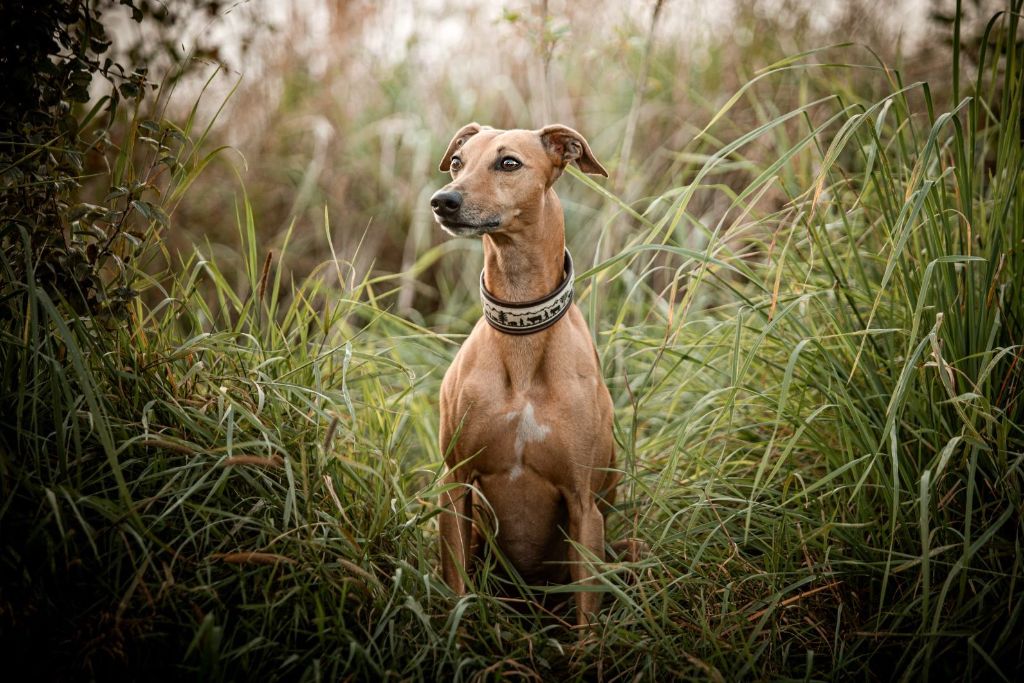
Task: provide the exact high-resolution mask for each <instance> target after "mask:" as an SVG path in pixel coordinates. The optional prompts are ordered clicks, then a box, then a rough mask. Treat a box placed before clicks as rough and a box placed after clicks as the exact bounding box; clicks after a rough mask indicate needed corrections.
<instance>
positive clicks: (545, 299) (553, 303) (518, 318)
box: [480, 249, 576, 334]
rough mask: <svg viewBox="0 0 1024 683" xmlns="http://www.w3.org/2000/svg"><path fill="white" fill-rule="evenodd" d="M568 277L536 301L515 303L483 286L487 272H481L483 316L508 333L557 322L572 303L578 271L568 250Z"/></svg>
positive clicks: (545, 327)
mask: <svg viewBox="0 0 1024 683" xmlns="http://www.w3.org/2000/svg"><path fill="white" fill-rule="evenodd" d="M563 267H564V269H565V277H564V278H562V284H560V285H558V287H556V288H555V291H553V292H551V293H550V294H548V295H547V296H542V297H541V298H539V299H534V300H533V301H526V302H523V303H515V302H511V301H503V300H501V299H499V298H497V297H496V296H494V295H493V294H491V293H490V292H488V291H487V288H486V287H484V273H483V271H480V301H481V303H482V304H483V308H484V318H486V319H487V322H488V323H489V324H490V326H491V327H493V328H494V329H496V330H498V331H499V332H504V333H505V334H533V333H534V332H540V331H541V330H546V329H547V328H549V327H551V326H552V325H554V324H555V323H556V322H558V320H559V319H560V318H561V317H562V316H563V315H565V312H566V311H568V310H569V307H570V306H572V300H573V295H574V293H575V292H574V291H573V281H574V280H575V275H576V274H575V273H574V272H573V267H572V256H571V255H570V254H569V250H568V249H566V250H565V265H564V266H563Z"/></svg>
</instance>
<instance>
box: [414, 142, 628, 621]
mask: <svg viewBox="0 0 1024 683" xmlns="http://www.w3.org/2000/svg"><path fill="white" fill-rule="evenodd" d="M570 163H575V164H576V165H577V166H579V168H580V169H581V170H582V171H584V172H585V173H589V174H595V175H601V176H605V177H607V175H608V173H607V171H605V169H604V167H603V166H602V165H601V163H600V162H599V161H598V160H597V158H596V157H595V156H594V153H593V152H592V151H591V149H590V145H589V144H588V143H587V141H586V139H585V138H584V137H583V136H582V135H580V134H579V133H578V132H576V131H575V130H573V129H572V128H569V127H568V126H563V125H552V126H547V127H545V128H541V129H540V130H497V129H494V128H490V127H487V126H481V125H479V124H477V123H470V124H468V125H466V126H463V127H462V128H461V129H460V130H459V131H458V132H457V133H456V134H455V136H454V137H453V138H452V140H451V143H450V144H449V145H448V149H447V151H446V152H445V153H444V157H443V158H442V159H441V164H440V170H441V171H442V172H449V173H450V174H451V182H449V183H448V184H447V185H445V186H444V187H443V188H442V189H440V190H439V191H437V192H436V193H435V194H434V195H433V196H432V197H431V199H430V206H431V208H432V210H433V214H434V218H435V220H436V221H437V223H438V224H440V226H441V228H442V229H444V230H445V231H446V232H447V233H449V234H451V235H454V236H457V237H476V236H480V237H481V238H482V240H483V250H484V268H483V272H482V273H481V277H480V294H481V299H482V302H483V308H484V316H483V317H482V318H481V319H480V320H479V321H477V323H476V326H475V327H474V328H473V331H472V333H470V335H469V337H468V338H467V339H466V341H465V343H464V344H463V345H462V347H461V349H460V350H459V352H458V354H457V355H456V357H455V360H454V361H453V362H452V365H451V366H450V367H449V368H448V371H447V372H446V374H445V376H444V380H443V382H442V384H441V394H440V429H439V439H440V448H441V452H442V453H443V454H444V457H445V463H446V465H447V474H446V477H445V484H446V487H445V492H444V493H443V494H442V495H441V500H440V503H441V508H442V510H441V515H440V544H441V548H440V554H441V571H442V576H443V579H444V581H445V582H446V583H447V584H448V586H449V587H450V588H451V589H452V590H453V591H454V592H455V593H456V594H460V595H461V594H463V593H465V590H466V584H465V582H466V578H467V567H468V566H469V563H470V561H471V559H472V556H473V554H474V553H473V551H472V550H471V547H472V545H473V543H472V540H473V533H474V529H473V524H474V514H476V515H477V517H476V518H475V520H476V523H477V524H478V525H479V524H480V522H481V519H480V517H479V515H480V513H479V510H478V508H484V509H488V510H490V514H491V516H492V517H493V523H494V524H495V532H496V533H495V541H496V543H497V545H498V547H499V548H500V550H501V552H502V553H503V554H504V556H505V557H506V558H507V559H508V560H509V562H510V563H511V565H512V566H513V567H514V568H515V570H516V571H517V572H518V573H519V575H520V576H521V577H522V578H523V579H524V580H525V581H527V582H528V583H531V584H540V583H566V582H567V580H571V581H572V582H574V583H576V584H578V585H581V586H583V587H587V586H592V585H595V584H596V583H597V580H596V579H595V577H594V567H593V565H592V564H591V561H590V559H589V558H585V556H584V555H583V553H581V552H580V551H579V549H580V548H582V549H584V550H585V552H586V553H589V554H590V555H592V556H593V557H594V558H596V560H597V561H598V562H603V560H604V542H605V529H604V521H605V520H604V516H605V514H606V512H607V511H608V509H609V507H610V506H611V505H613V504H614V495H615V486H616V484H617V483H618V479H619V475H618V473H617V472H615V471H614V469H613V468H614V467H615V443H614V438H613V435H612V400H611V395H610V394H609V392H608V388H607V386H606V385H605V383H604V380H603V378H602V375H601V366H600V363H599V361H598V357H597V350H596V349H595V347H594V343H593V341H592V339H591V335H590V332H589V330H588V328H587V324H586V322H585V321H584V319H583V315H582V314H581V313H580V311H579V309H578V308H577V307H576V305H575V303H573V266H572V258H571V256H570V255H569V252H568V250H566V248H565V224H564V216H563V214H562V206H561V203H560V202H559V199H558V196H557V195H556V194H555V192H554V190H553V189H552V186H553V184H554V182H555V181H556V180H557V179H558V177H559V176H560V175H561V174H562V172H563V171H564V170H565V167H566V166H567V165H568V164H570ZM477 493H478V494H482V496H483V498H484V499H486V503H484V502H483V501H476V503H477V504H478V505H477V504H474V497H475V496H476V495H477ZM474 511H476V512H474ZM600 602H601V594H600V593H599V592H596V591H592V590H589V591H588V590H582V591H579V592H577V593H576V614H577V617H576V618H577V624H578V625H579V626H581V627H582V626H586V625H587V624H590V623H592V621H593V619H594V618H595V616H596V614H597V611H598V608H599V607H600Z"/></svg>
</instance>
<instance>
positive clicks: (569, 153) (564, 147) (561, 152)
mask: <svg viewBox="0 0 1024 683" xmlns="http://www.w3.org/2000/svg"><path fill="white" fill-rule="evenodd" d="M539 135H540V141H541V142H542V143H543V144H544V149H546V150H547V152H548V156H550V157H551V160H552V161H553V162H554V164H555V166H558V167H559V168H565V166H566V165H567V164H569V162H572V161H575V162H576V165H577V166H579V167H580V170H582V171H583V172H584V173H590V174H591V175H603V176H604V177H605V178H607V177H608V171H606V170H604V166H602V165H601V162H600V161H598V160H597V157H595V156H594V153H593V152H591V151H590V145H588V144H587V139H586V138H585V137H583V136H582V135H580V134H579V133H577V132H576V131H574V130H573V129H572V128H570V127H569V126H563V125H561V124H555V125H553V126H545V127H544V128H541V129H540V131H539Z"/></svg>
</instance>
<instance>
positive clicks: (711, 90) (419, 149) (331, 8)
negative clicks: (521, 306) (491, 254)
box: [108, 0, 989, 326]
mask: <svg viewBox="0 0 1024 683" xmlns="http://www.w3.org/2000/svg"><path fill="white" fill-rule="evenodd" d="M172 5H173V3H172ZM968 5H969V6H968V7H966V8H965V10H966V11H967V18H968V21H971V20H974V19H972V18H977V17H987V16H989V13H987V11H986V10H985V9H984V8H982V7H979V6H978V5H976V4H973V3H968ZM951 16H952V11H951V7H947V6H946V3H942V2H938V3H936V2H929V1H928V0H850V1H848V2H844V1H840V0H835V1H831V2H821V1H806V0H748V1H742V0H723V1H721V2H715V3H706V2H698V1H697V0H634V1H631V2H611V1H607V0H602V1H599V2H588V3H574V2H566V1H560V0H537V1H534V2H508V3H494V2H479V1H473V0H429V1H426V2H411V1H408V0H390V1H386V2H361V1H352V2H339V1H336V0H335V1H332V0H292V1H289V2H284V1H281V0H274V1H271V0H249V1H247V2H240V3H237V4H221V3H211V5H210V11H209V12H194V11H193V12H190V13H182V18H183V21H179V22H178V23H176V24H174V25H173V26H170V27H168V28H166V29H164V31H165V34H164V35H162V36H159V39H160V41H162V44H164V45H165V46H166V47H167V50H168V54H169V55H175V58H173V59H168V61H167V64H168V66H167V68H166V69H165V71H166V72H167V73H168V74H170V75H171V76H173V75H175V74H176V73H177V71H176V70H175V69H173V68H172V67H171V66H170V65H171V64H172V63H173V62H174V61H176V60H177V58H180V57H181V56H182V55H190V58H189V59H187V60H186V67H185V73H184V74H183V75H181V77H180V78H171V77H170V76H164V75H163V74H161V73H160V70H159V69H158V68H154V69H152V70H151V78H153V79H157V80H159V79H160V78H163V79H164V81H165V82H164V83H163V88H162V93H163V95H162V97H161V100H160V102H159V104H158V105H157V106H158V107H161V108H162V107H167V109H168V113H170V114H171V115H172V117H173V116H178V117H182V116H185V115H187V113H188V111H189V109H190V108H191V107H192V106H193V105H194V104H195V103H196V100H197V98H198V99H199V110H198V111H199V118H200V119H202V120H211V119H213V118H214V117H215V116H216V122H215V124H214V126H213V128H212V130H211V133H210V144H211V148H212V147H214V146H217V145H221V144H223V145H230V146H231V147H232V148H233V151H234V153H232V154H226V155H222V156H221V158H220V159H219V160H218V161H217V162H216V163H215V164H214V165H213V166H212V167H211V168H210V169H208V170H207V171H206V175H205V176H204V179H205V182H203V183H201V184H199V185H197V186H196V187H194V188H192V190H191V191H190V197H189V201H187V202H185V203H183V205H182V206H180V207H179V208H178V209H177V210H176V211H177V215H176V216H175V221H174V225H175V228H174V229H173V230H171V231H169V232H168V234H167V235H166V238H167V243H168V245H169V246H170V247H171V248H172V249H174V248H179V249H186V250H189V249H190V248H191V245H193V244H197V243H203V242H205V241H209V242H210V245H211V248H212V249H213V250H214V252H215V253H216V254H217V256H218V258H219V259H222V260H221V264H222V267H224V268H225V270H226V271H229V270H230V268H229V267H228V266H229V263H230V260H231V259H232V258H237V259H241V255H240V254H238V253H237V252H238V250H237V235H236V232H237V231H236V228H235V220H234V214H233V209H232V207H233V206H234V205H235V200H236V195H237V193H239V192H240V191H241V185H240V183H239V182H238V179H239V178H240V179H241V181H242V182H243V183H244V186H245V190H246V192H247V193H248V199H249V201H250V202H251V203H252V206H253V209H254V214H255V215H254V218H255V223H256V226H257V230H258V232H259V235H260V238H261V241H262V242H263V244H264V245H266V246H267V247H268V248H271V249H277V248H279V247H280V246H281V243H282V242H283V240H284V235H285V233H286V232H287V230H288V228H289V226H292V225H294V231H293V237H292V241H291V244H290V245H289V248H288V253H287V255H286V257H285V259H284V263H283V264H282V265H283V266H284V267H285V268H287V269H289V270H290V272H292V273H293V274H295V275H297V276H304V275H306V274H308V273H309V272H311V271H312V270H313V269H314V268H315V266H316V265H317V264H320V263H322V262H324V261H325V260H327V259H330V258H332V253H331V248H330V246H329V243H328V240H326V239H324V233H325V230H326V231H329V236H330V238H331V239H330V243H331V244H333V248H334V255H335V256H337V257H338V258H339V259H341V260H344V261H346V262H350V263H352V264H353V265H354V266H355V270H356V273H357V278H358V277H361V276H362V275H363V274H365V273H366V272H367V271H370V270H372V271H379V272H386V273H394V272H404V271H407V270H409V269H410V268H411V267H412V266H413V265H414V264H416V263H417V260H418V259H420V258H421V257H423V255H424V254H425V253H427V252H428V250H429V249H430V248H431V247H433V246H437V245H442V249H441V250H440V252H438V253H437V254H436V256H435V257H432V258H430V259H428V262H421V263H420V264H419V266H420V267H419V268H418V269H417V271H416V277H410V278H407V279H406V281H404V282H403V283H402V284H401V288H400V292H399V293H398V297H397V300H396V304H397V310H396V312H398V313H399V314H401V315H403V316H408V317H410V318H411V319H414V320H417V321H418V322H422V321H423V320H425V319H426V317H427V316H429V315H430V313H432V312H436V311H437V309H438V307H439V302H440V300H441V299H442V298H444V297H447V296H449V295H455V296H459V295H461V293H462V292H468V293H470V294H471V293H472V292H473V286H472V284H473V279H474V277H475V273H476V270H477V268H478V266H479V260H478V259H479V257H478V256H477V254H478V252H479V248H480V247H479V243H478V242H475V241H469V240H456V241H453V242H448V241H447V239H448V238H446V237H445V236H443V235H442V233H441V232H440V231H439V230H437V229H436V228H435V227H434V225H433V223H432V220H431V216H430V212H429V207H428V203H427V199H428V197H429V196H430V194H431V193H432V192H433V191H434V190H435V189H436V188H438V187H439V186H440V185H442V184H443V183H444V182H445V177H444V176H443V174H441V173H440V172H438V170H437V163H438V160H439V158H440V154H441V152H442V151H443V150H444V147H445V145H446V144H447V142H448V140H449V138H450V136H451V134H452V133H453V132H454V131H455V130H456V129H457V128H458V127H459V126H461V125H462V124H464V123H466V122H468V121H471V120H476V121H479V122H480V123H484V124H488V125H491V126H494V127H499V128H509V127H525V128H532V127H540V126H542V125H545V124H547V123H552V122H561V123H565V124H568V125H570V126H573V127H575V128H577V129H578V130H579V131H581V132H582V133H583V134H584V135H586V136H587V137H588V139H589V140H590V143H591V145H592V147H593V149H594V150H595V152H596V153H597V155H598V156H599V158H600V159H601V161H602V162H603V163H604V165H605V166H606V167H607V168H608V169H609V170H610V171H611V177H610V178H609V179H608V180H607V181H602V183H603V185H604V186H605V187H607V188H608V189H609V190H610V191H612V192H613V193H615V194H617V195H618V196H619V197H621V198H623V199H625V200H626V201H627V202H631V203H633V204H634V206H635V207H636V208H637V210H639V211H644V210H645V209H646V208H648V207H647V205H646V203H645V198H647V197H655V196H658V195H659V194H661V193H662V192H664V191H665V190H666V189H668V188H671V187H677V186H679V185H682V184H685V183H686V182H687V181H688V178H691V177H692V174H693V173H695V172H696V170H697V169H698V168H699V167H700V165H701V161H702V159H703V158H704V157H702V155H703V154H704V153H705V152H707V151H709V150H716V149H718V148H720V147H721V145H722V143H723V142H727V141H730V140H733V139H735V138H737V137H738V136H739V135H741V134H743V133H745V132H748V131H749V130H750V129H751V128H752V127H754V126H755V121H757V120H759V117H765V116H768V117H770V116H772V115H775V114H778V113H782V112H787V111H790V110H791V109H794V108H795V107H796V106H799V105H800V104H806V103H808V102H813V101H814V100H816V99H818V98H823V97H829V96H834V95H839V96H840V97H842V96H843V93H844V92H856V93H857V94H858V96H859V97H863V98H871V97H872V96H873V95H874V94H875V93H876V92H888V91H890V90H891V88H892V84H893V82H894V76H893V73H891V72H887V71H886V70H885V69H894V70H899V73H900V77H901V78H902V79H903V80H904V81H905V82H907V83H909V82H912V81H915V80H918V79H926V78H928V79H930V80H931V82H932V87H933V92H934V90H935V89H936V88H937V89H941V88H942V83H944V82H946V81H948V68H947V64H948V60H949V49H948V44H949V40H948V37H944V35H945V34H948V32H949V29H948V22H949V20H950V18H951ZM108 19H109V20H110V21H111V22H113V24H114V25H115V28H116V29H117V30H120V31H129V32H130V31H134V32H136V33H137V35H135V36H134V39H135V43H136V44H154V43H155V42H158V41H157V40H156V38H157V37H154V36H152V35H148V34H144V33H139V32H140V31H143V30H146V31H150V32H152V31H153V28H152V26H143V27H142V28H140V25H139V24H137V23H135V22H131V21H129V20H127V19H125V18H124V17H121V18H119V17H117V16H111V17H108ZM120 19H125V20H124V21H120V23H119V20H120ZM965 33H969V31H968V30H965ZM124 42H127V41H123V40H122V41H116V44H117V43H124ZM830 45H831V46H835V47H833V48H830V49H824V50H820V51H819V52H817V53H815V54H814V55H813V56H812V57H811V58H810V59H809V60H808V61H809V62H811V63H821V64H827V63H830V62H834V63H835V64H837V65H840V64H841V65H843V66H836V67H835V68H828V67H823V68H821V69H818V70H810V69H806V68H801V69H795V70H794V71H793V72H792V74H791V75H783V77H781V78H780V77H778V75H776V76H774V77H773V78H771V79H766V80H765V82H763V83H760V82H755V84H754V85H753V86H751V87H750V89H749V90H748V91H747V92H746V93H745V95H744V96H743V97H741V98H740V99H739V100H738V101H737V102H736V103H735V104H734V105H733V106H732V108H731V109H730V111H729V114H728V116H726V117H722V118H721V119H719V120H716V121H715V122H714V125H713V126H711V127H710V128H709V129H708V130H707V131H704V128H705V127H706V126H707V125H708V124H709V122H711V119H712V117H713V116H714V114H715V113H716V112H717V111H718V110H719V109H720V108H721V107H722V106H723V105H724V104H725V103H727V102H728V100H729V98H730V97H732V96H733V95H734V94H735V93H736V92H737V91H738V90H739V89H740V87H741V86H742V85H743V84H744V83H746V82H747V81H749V80H751V79H755V78H756V76H757V75H758V73H759V72H760V70H762V69H764V68H765V67H768V66H770V65H772V64H774V63H776V62H778V61H780V60H782V59H784V58H786V57H789V56H793V55H797V54H799V53H801V52H803V51H805V50H809V49H812V48H813V49H819V48H821V47H822V46H830ZM936 46H937V47H936ZM968 52H969V51H968ZM966 56H967V57H968V58H969V54H968V55H966ZM851 65H863V66H864V68H855V67H854V66H851ZM201 92H203V94H202V97H201V98H200V93H201ZM936 95H937V96H941V93H936ZM808 116H811V117H813V116H814V112H813V110H811V112H810V113H809V114H808ZM800 125H801V124H800V122H798V121H794V122H793V128H792V130H794V131H796V130H797V129H799V128H800ZM702 131H703V133H702ZM779 142H780V143H781V142H782V141H779ZM776 154H777V150H776V149H775V145H774V144H772V138H771V137H770V136H766V137H765V138H763V139H759V140H757V141H755V142H754V143H752V144H751V145H748V146H747V148H745V150H744V158H743V159H742V160H739V159H737V163H735V164H732V165H725V166H723V167H719V170H718V171H716V174H715V177H714V178H713V179H712V182H714V183H717V184H719V185H720V186H724V187H727V188H729V187H731V188H742V187H745V186H746V185H747V184H748V183H749V180H750V179H751V177H752V176H751V175H750V174H751V173H753V172H757V171H756V169H758V168H764V165H765V164H764V162H765V161H768V162H769V163H770V160H772V158H773V156H774V155H776ZM559 192H560V194H561V196H562V197H563V199H564V200H565V202H564V203H565V204H566V206H567V214H568V215H567V228H568V236H569V242H570V246H571V247H572V248H574V249H575V250H576V251H578V252H580V253H579V256H578V260H581V261H582V262H583V263H584V264H587V263H592V262H593V261H594V259H596V258H599V257H601V256H605V257H606V256H607V255H608V254H610V253H614V251H615V250H616V249H617V248H619V247H621V246H622V244H624V243H625V241H626V240H628V238H629V235H630V234H631V231H633V230H635V229H636V225H635V223H634V222H633V221H632V219H630V217H629V216H628V215H623V214H622V213H621V212H617V211H615V209H614V208H613V207H609V202H604V201H602V198H601V197H600V196H599V195H598V194H596V193H595V192H594V191H592V190H589V189H587V188H584V187H582V186H581V185H580V183H578V182H576V181H574V180H570V179H563V180H562V181H561V183H560V188H559ZM773 192H775V191H774V190H773ZM786 199H787V198H786V197H785V196H782V195H779V196H764V197H761V198H760V200H759V206H761V207H763V208H764V209H765V210H766V211H771V210H774V209H777V208H778V207H779V206H781V205H782V204H783V203H784V202H785V200H786ZM729 203H730V202H729V198H728V195H727V194H726V193H722V192H707V193H702V194H698V195H697V196H695V198H694V203H692V204H691V209H692V210H691V214H692V216H693V217H694V219H695V220H697V221H700V222H702V223H703V224H704V225H705V226H707V225H714V224H715V223H716V222H717V221H719V220H720V219H721V218H722V215H721V214H722V212H724V211H725V210H726V208H727V207H728V205H729ZM602 207H604V208H603V209H602ZM689 220H690V219H689V217H688V219H687V220H686V221H683V223H682V224H681V226H680V230H683V231H686V234H681V235H675V236H673V237H674V238H675V239H678V240H679V241H680V242H681V243H684V244H685V243H687V240H697V241H699V240H700V239H701V237H700V235H699V231H693V230H692V228H693V226H692V225H688V224H687V223H688V222H689ZM325 221H329V226H328V225H327V223H325ZM601 233H605V237H604V239H603V243H602V244H600V245H595V244H594V242H595V240H596V239H597V235H599V234H601ZM691 233H692V234H691ZM693 246H698V245H697V244H694V245H693ZM452 251H456V252H463V253H465V255H466V256H467V258H458V259H444V258H439V257H440V256H442V255H443V254H444V253H449V252H452ZM240 270H241V269H240V268H239V271H240ZM237 284H238V285H239V286H240V287H244V282H242V281H241V279H240V280H239V282H238V283H237ZM464 324H465V325H467V326H468V325H469V324H470V321H469V320H467V321H464Z"/></svg>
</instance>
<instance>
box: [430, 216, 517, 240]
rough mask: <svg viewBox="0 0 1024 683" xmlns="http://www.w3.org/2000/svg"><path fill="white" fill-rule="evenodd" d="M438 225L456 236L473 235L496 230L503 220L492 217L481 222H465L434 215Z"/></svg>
mask: <svg viewBox="0 0 1024 683" xmlns="http://www.w3.org/2000/svg"><path fill="white" fill-rule="evenodd" d="M434 218H435V220H437V223H438V225H440V226H441V229H442V230H444V231H445V232H447V233H448V234H449V235H454V236H455V237H473V236H475V235H484V234H486V233H489V232H494V231H495V230H497V229H498V227H499V226H500V225H501V221H499V220H498V219H496V218H495V219H491V220H489V221H482V222H479V223H464V222H462V221H454V220H451V219H449V218H441V217H440V216H438V215H436V214H435V215H434Z"/></svg>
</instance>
